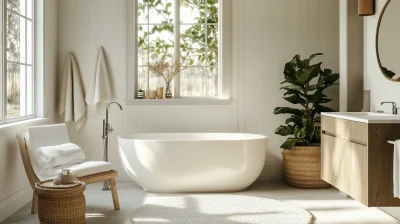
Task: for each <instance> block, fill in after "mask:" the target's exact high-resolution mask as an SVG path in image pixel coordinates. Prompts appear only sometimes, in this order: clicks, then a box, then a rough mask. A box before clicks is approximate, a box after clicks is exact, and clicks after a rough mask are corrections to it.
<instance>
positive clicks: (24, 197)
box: [0, 0, 57, 222]
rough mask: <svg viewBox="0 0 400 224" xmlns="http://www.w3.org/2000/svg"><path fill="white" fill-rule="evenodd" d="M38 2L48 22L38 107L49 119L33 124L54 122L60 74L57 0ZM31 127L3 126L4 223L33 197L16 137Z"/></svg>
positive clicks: (0, 181) (0, 191) (0, 208)
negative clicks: (57, 83) (57, 69)
mask: <svg viewBox="0 0 400 224" xmlns="http://www.w3.org/2000/svg"><path fill="white" fill-rule="evenodd" d="M37 4H38V5H39V6H40V7H42V9H43V10H40V11H42V13H43V12H44V14H43V18H39V17H38V20H42V21H44V23H43V30H44V33H43V37H42V38H43V39H42V42H43V43H45V44H44V45H40V46H38V48H40V47H41V46H43V48H42V49H41V50H40V52H41V54H42V55H43V62H41V64H42V66H38V67H41V68H40V69H38V70H37V72H36V73H35V74H36V75H37V76H40V77H43V86H44V87H43V86H42V84H40V86H38V88H40V90H42V91H39V92H41V93H40V94H38V95H41V97H43V102H41V103H40V104H39V105H36V106H37V107H39V108H40V109H39V110H38V111H39V113H40V114H39V117H45V118H49V119H48V120H46V121H38V122H35V123H30V125H42V124H47V123H51V122H52V118H53V112H54V111H55V110H54V108H55V97H54V95H55V93H56V77H57V76H56V73H57V71H56V65H57V63H56V56H57V50H56V49H57V27H56V26H57V0H37ZM27 126H28V125H27V124H20V125H16V124H13V125H11V127H4V126H2V127H0V222H1V221H2V220H4V219H5V218H6V217H7V216H9V215H11V214H13V213H14V212H16V211H17V210H18V209H20V208H21V207H22V206H24V205H26V204H27V203H28V202H30V200H31V199H32V189H31V187H30V185H29V182H28V179H27V177H26V173H25V170H24V167H23V164H22V159H21V155H20V152H19V148H18V144H17V139H16V135H17V134H18V133H21V132H24V131H26V127H27Z"/></svg>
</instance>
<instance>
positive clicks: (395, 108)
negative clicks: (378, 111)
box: [381, 102, 398, 114]
mask: <svg viewBox="0 0 400 224" xmlns="http://www.w3.org/2000/svg"><path fill="white" fill-rule="evenodd" d="M385 103H391V104H392V106H393V107H392V114H397V109H398V108H397V105H396V103H395V102H382V103H381V105H383V104H385Z"/></svg>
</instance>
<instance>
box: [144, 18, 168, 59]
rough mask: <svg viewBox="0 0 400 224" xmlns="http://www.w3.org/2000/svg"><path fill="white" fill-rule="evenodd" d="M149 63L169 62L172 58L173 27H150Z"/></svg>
mask: <svg viewBox="0 0 400 224" xmlns="http://www.w3.org/2000/svg"><path fill="white" fill-rule="evenodd" d="M149 28H150V34H149V39H150V46H149V52H150V62H154V61H157V60H165V61H171V60H173V58H174V27H173V26H170V25H166V24H164V25H156V26H150V27H149Z"/></svg>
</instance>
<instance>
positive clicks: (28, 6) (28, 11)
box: [26, 0, 34, 19]
mask: <svg viewBox="0 0 400 224" xmlns="http://www.w3.org/2000/svg"><path fill="white" fill-rule="evenodd" d="M33 1H34V0H27V1H26V16H27V17H28V18H30V19H32V16H33V7H32V6H33Z"/></svg>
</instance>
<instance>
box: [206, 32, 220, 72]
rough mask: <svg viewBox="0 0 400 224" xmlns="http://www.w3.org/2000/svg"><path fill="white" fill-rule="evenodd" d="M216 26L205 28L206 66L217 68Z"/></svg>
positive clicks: (217, 38)
mask: <svg viewBox="0 0 400 224" xmlns="http://www.w3.org/2000/svg"><path fill="white" fill-rule="evenodd" d="M218 36H219V34H218V26H216V25H209V26H207V47H208V49H207V66H210V67H215V66H218V40H219V37H218Z"/></svg>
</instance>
